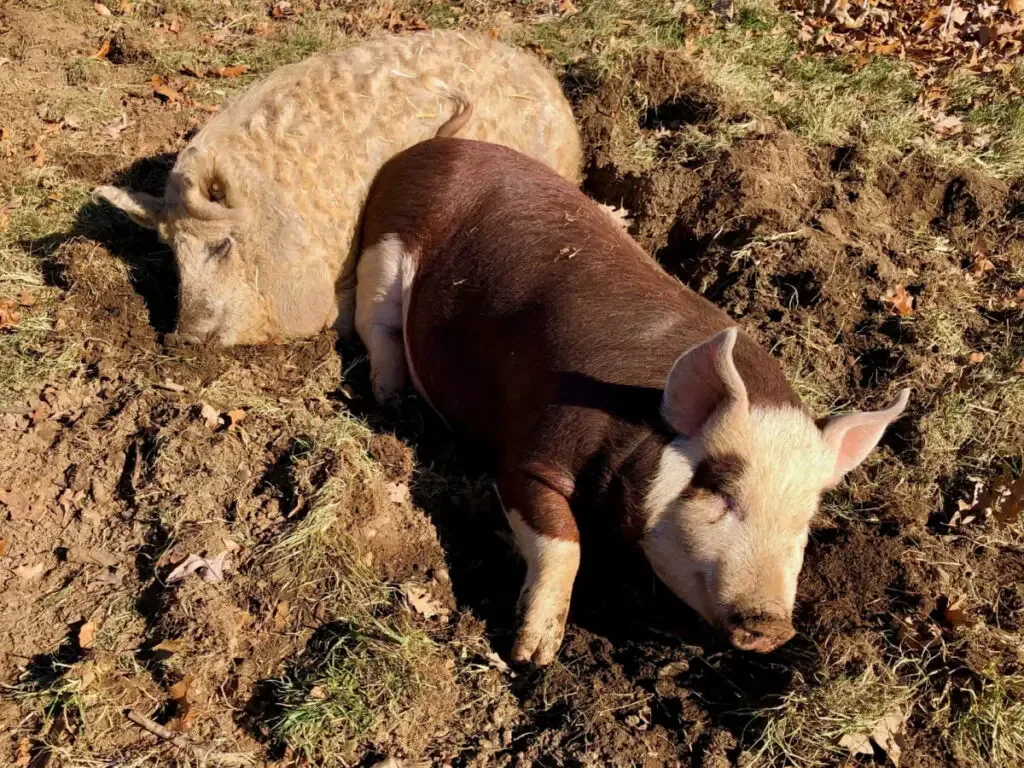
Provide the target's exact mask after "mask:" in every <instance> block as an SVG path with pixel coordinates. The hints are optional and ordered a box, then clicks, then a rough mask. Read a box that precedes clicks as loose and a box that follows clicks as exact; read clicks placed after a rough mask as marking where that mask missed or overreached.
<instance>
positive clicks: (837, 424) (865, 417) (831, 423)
mask: <svg viewBox="0 0 1024 768" xmlns="http://www.w3.org/2000/svg"><path fill="white" fill-rule="evenodd" d="M909 400H910V390H909V389H904V390H903V391H902V392H900V393H899V395H897V397H896V399H895V400H894V401H893V402H892V403H891V404H890V405H889V406H888V407H887V408H884V409H882V410H881V411H869V412H867V413H847V414H843V415H842V416H833V417H832V418H830V419H829V420H828V421H826V422H825V426H824V427H822V430H821V433H822V437H824V438H825V443H826V444H827V445H828V447H829V448H830V449H831V450H832V453H833V454H835V457H836V465H835V468H834V469H833V470H832V478H831V485H836V484H837V483H838V482H839V481H840V480H842V479H843V475H845V474H846V473H847V472H849V471H850V470H851V469H853V468H854V467H856V466H857V465H858V464H860V463H861V462H862V461H864V459H865V458H867V455H868V454H869V453H871V451H872V450H873V449H874V447H875V446H876V445H878V441H879V440H881V439H882V434H883V433H884V432H885V429H886V427H888V426H889V425H890V424H892V423H893V422H894V421H896V419H898V418H899V417H900V414H902V413H903V410H904V409H905V408H906V407H907V402H908V401H909Z"/></svg>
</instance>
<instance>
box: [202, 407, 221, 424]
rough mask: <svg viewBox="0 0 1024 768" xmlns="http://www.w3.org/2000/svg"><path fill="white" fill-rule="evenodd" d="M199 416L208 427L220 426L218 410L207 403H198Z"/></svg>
mask: <svg viewBox="0 0 1024 768" xmlns="http://www.w3.org/2000/svg"><path fill="white" fill-rule="evenodd" d="M199 418H201V419H202V420H203V421H204V422H205V423H206V426H207V427H209V428H210V429H216V428H217V427H219V426H220V411H218V410H217V409H216V408H214V407H213V406H212V405H209V404H208V403H200V404H199Z"/></svg>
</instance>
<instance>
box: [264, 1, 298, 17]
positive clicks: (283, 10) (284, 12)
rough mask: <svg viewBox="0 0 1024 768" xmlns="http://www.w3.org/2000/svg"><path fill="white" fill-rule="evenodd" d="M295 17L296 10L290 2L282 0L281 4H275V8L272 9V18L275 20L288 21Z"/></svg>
mask: <svg viewBox="0 0 1024 768" xmlns="http://www.w3.org/2000/svg"><path fill="white" fill-rule="evenodd" d="M294 15H295V10H294V9H293V8H292V4H291V3H289V2H288V0H280V2H277V3H274V7H273V8H271V9H270V17H271V18H273V19H287V18H288V17H290V16H294Z"/></svg>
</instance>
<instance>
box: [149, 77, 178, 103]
mask: <svg viewBox="0 0 1024 768" xmlns="http://www.w3.org/2000/svg"><path fill="white" fill-rule="evenodd" d="M149 84H150V85H151V86H152V88H153V95H154V96H156V97H157V98H159V99H162V100H163V101H177V100H178V99H180V98H181V94H180V93H178V92H177V91H176V90H174V89H173V88H171V87H170V86H169V85H168V84H167V81H166V80H164V79H163V78H162V77H160V75H153V77H152V78H150V81H149Z"/></svg>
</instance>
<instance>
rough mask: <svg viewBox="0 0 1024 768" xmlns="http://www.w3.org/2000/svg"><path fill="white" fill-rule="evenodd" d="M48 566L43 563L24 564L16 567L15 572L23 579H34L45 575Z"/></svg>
mask: <svg viewBox="0 0 1024 768" xmlns="http://www.w3.org/2000/svg"><path fill="white" fill-rule="evenodd" d="M44 570H46V566H45V565H43V564H42V563H36V564H35V565H22V566H19V567H18V568H15V569H14V574H15V575H16V576H17V577H18V578H19V579H21V580H22V581H32V580H34V579H38V578H39V577H40V576H42V575H43V571H44Z"/></svg>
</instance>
